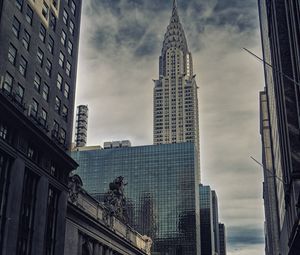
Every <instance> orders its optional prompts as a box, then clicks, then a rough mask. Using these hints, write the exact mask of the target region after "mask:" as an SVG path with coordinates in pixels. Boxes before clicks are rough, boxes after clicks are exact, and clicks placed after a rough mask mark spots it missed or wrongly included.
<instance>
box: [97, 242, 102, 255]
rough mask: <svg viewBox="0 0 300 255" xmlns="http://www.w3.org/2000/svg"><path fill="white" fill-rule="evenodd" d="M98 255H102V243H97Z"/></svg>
mask: <svg viewBox="0 0 300 255" xmlns="http://www.w3.org/2000/svg"><path fill="white" fill-rule="evenodd" d="M98 255H103V246H102V244H99V252H98Z"/></svg>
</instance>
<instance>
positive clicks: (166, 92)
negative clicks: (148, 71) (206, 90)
mask: <svg viewBox="0 0 300 255" xmlns="http://www.w3.org/2000/svg"><path fill="white" fill-rule="evenodd" d="M154 84H155V86H154V116H153V118H154V128H153V132H154V134H153V137H154V144H165V143H180V142H193V143H195V145H196V146H197V148H198V147H199V120H198V99H197V84H196V80H195V75H194V73H193V61H192V54H191V53H190V51H189V49H188V45H187V40H186V37H185V33H184V30H183V27H182V25H181V23H180V20H179V15H178V8H177V3H176V0H174V2H173V10H172V16H171V20H170V24H169V25H168V27H167V32H166V33H165V37H164V41H163V47H162V51H161V56H160V57H159V79H157V80H155V81H154Z"/></svg>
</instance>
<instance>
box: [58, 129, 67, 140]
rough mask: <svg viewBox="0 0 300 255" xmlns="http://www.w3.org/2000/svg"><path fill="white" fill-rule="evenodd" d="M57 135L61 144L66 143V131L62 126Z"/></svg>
mask: <svg viewBox="0 0 300 255" xmlns="http://www.w3.org/2000/svg"><path fill="white" fill-rule="evenodd" d="M59 136H60V142H61V143H62V144H65V143H66V131H65V130H64V129H63V128H61V129H60V134H59Z"/></svg>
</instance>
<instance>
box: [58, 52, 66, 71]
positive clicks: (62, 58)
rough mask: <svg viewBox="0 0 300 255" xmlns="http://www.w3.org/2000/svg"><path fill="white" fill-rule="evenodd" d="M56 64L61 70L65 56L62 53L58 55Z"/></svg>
mask: <svg viewBox="0 0 300 255" xmlns="http://www.w3.org/2000/svg"><path fill="white" fill-rule="evenodd" d="M58 64H59V65H60V66H61V67H62V68H64V65H65V55H64V54H63V53H62V52H60V53H59V59H58Z"/></svg>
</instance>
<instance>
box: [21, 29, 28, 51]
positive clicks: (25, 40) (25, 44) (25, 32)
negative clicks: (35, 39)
mask: <svg viewBox="0 0 300 255" xmlns="http://www.w3.org/2000/svg"><path fill="white" fill-rule="evenodd" d="M22 44H23V46H24V48H25V49H26V50H28V49H29V45H30V34H29V33H28V32H27V31H26V30H24V35H23V39H22Z"/></svg>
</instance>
